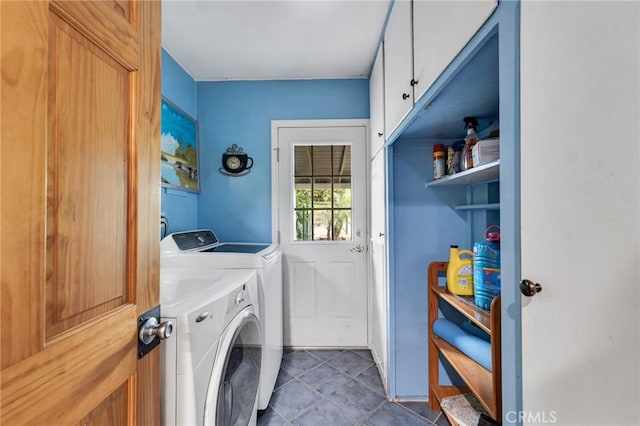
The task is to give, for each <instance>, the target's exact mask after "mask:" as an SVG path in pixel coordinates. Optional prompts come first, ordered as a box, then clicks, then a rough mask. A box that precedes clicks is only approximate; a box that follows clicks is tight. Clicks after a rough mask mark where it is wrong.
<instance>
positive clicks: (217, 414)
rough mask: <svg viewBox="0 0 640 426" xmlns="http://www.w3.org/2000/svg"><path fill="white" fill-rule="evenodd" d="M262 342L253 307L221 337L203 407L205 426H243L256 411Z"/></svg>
mask: <svg viewBox="0 0 640 426" xmlns="http://www.w3.org/2000/svg"><path fill="white" fill-rule="evenodd" d="M261 359H262V343H261V335H260V323H259V322H258V319H257V318H256V315H255V313H254V311H253V308H252V307H248V308H245V309H244V310H243V311H241V312H240V313H239V314H238V315H236V317H235V318H234V319H233V320H232V321H231V323H230V324H229V325H228V326H227V328H226V329H225V331H224V332H223V333H222V336H221V338H220V346H219V347H218V353H217V355H216V360H215V363H214V365H213V371H212V374H211V380H210V382H209V388H208V390H207V399H206V401H205V407H204V422H203V423H204V425H206V426H236V425H242V426H246V425H248V424H249V421H250V419H251V416H252V415H253V414H254V412H255V411H256V409H257V408H256V402H257V396H258V382H259V380H260V362H261Z"/></svg>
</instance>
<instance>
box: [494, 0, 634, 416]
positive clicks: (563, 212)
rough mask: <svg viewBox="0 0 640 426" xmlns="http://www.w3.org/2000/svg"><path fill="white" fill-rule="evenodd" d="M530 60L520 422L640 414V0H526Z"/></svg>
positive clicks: (524, 90)
mask: <svg viewBox="0 0 640 426" xmlns="http://www.w3.org/2000/svg"><path fill="white" fill-rule="evenodd" d="M521 69H522V75H521V105H522V107H521V108H522V110H521V135H522V136H521V155H522V157H521V185H522V198H521V199H522V205H521V226H522V233H521V237H522V277H523V278H527V279H530V280H532V281H536V282H539V283H540V284H541V285H542V292H541V293H539V294H537V295H536V296H534V297H532V298H524V299H523V307H522V385H523V410H524V413H522V414H523V418H522V420H523V423H525V424H534V423H540V422H541V421H542V419H543V418H546V419H547V421H551V420H553V423H557V424H563V425H602V424H611V425H614V424H615V425H638V424H640V412H639V410H638V401H640V362H639V360H640V348H639V343H638V342H639V339H638V337H639V335H640V317H639V314H638V313H639V309H638V306H639V290H638V289H639V287H640V286H639V285H638V276H639V275H640V269H639V265H640V261H639V260H640V259H639V258H640V256H639V244H640V227H639V225H638V223H639V221H638V218H640V166H639V165H640V161H639V160H640V150H639V147H640V143H639V141H638V135H639V134H640V128H639V126H638V121H639V118H640V83H639V82H640V3H638V2H528V1H525V2H523V3H522V6H521ZM510 415H511V418H510V417H509V416H510ZM515 415H516V414H514V413H505V416H506V419H507V420H508V421H510V422H511V421H514V420H515V418H514V416H515Z"/></svg>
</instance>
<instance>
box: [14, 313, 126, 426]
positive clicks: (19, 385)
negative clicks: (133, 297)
mask: <svg viewBox="0 0 640 426" xmlns="http://www.w3.org/2000/svg"><path fill="white" fill-rule="evenodd" d="M136 318H137V313H136V309H135V306H134V305H128V306H126V307H124V308H123V309H121V310H120V311H119V312H117V313H115V314H112V315H108V316H107V317H106V318H101V319H100V325H101V327H100V330H101V331H100V333H98V334H96V333H95V329H94V328H93V327H92V326H93V324H88V325H86V326H82V327H80V328H79V329H77V330H74V331H73V332H72V333H71V335H69V336H65V338H63V339H58V340H55V341H53V342H51V344H49V345H48V346H47V347H46V348H45V349H43V350H42V351H40V352H38V353H37V354H36V355H34V356H31V357H30V358H27V359H25V360H24V361H22V362H19V363H17V364H15V365H13V366H11V367H9V368H6V369H4V370H3V371H2V402H1V404H2V405H1V412H2V422H3V423H4V424H8V425H18V424H30V425H35V424H50V423H51V421H52V419H55V421H56V422H57V423H59V424H72V423H76V422H78V421H80V419H82V418H84V417H85V416H86V413H88V412H90V411H91V410H93V409H94V408H95V407H96V406H98V405H99V404H100V403H101V402H102V400H103V395H110V394H111V393H112V392H113V391H115V390H116V389H117V388H118V387H119V386H121V385H122V384H123V383H125V382H126V381H127V380H129V379H130V378H131V377H132V376H133V375H134V373H135V370H136V362H137V342H136V339H135V335H133V336H132V329H131V324H132V323H135V322H136ZM52 359H55V365H51V364H50V362H51V360H52ZM45 366H46V367H47V368H44V367H45ZM79 381H80V382H81V383H82V386H79V385H78V383H79ZM34 401H37V403H34ZM61 401H63V402H68V401H73V404H70V405H68V404H61V403H60V402H61Z"/></svg>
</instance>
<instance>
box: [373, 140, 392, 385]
mask: <svg viewBox="0 0 640 426" xmlns="http://www.w3.org/2000/svg"><path fill="white" fill-rule="evenodd" d="M385 157H386V155H385V151H384V150H382V151H380V152H379V153H378V155H376V156H375V158H374V159H373V160H372V161H371V175H370V176H371V184H370V191H371V196H370V200H371V201H370V205H371V208H370V212H371V213H370V215H371V248H370V250H371V251H370V256H371V275H370V276H371V350H372V352H373V354H374V357H376V362H377V363H378V365H379V367H380V371H381V373H382V375H383V376H384V377H383V382H384V381H385V379H386V376H387V336H388V334H387V328H388V327H387V324H388V304H387V300H388V299H389V295H388V287H387V239H386V232H387V231H386V223H387V215H386V211H387V204H386V180H385V167H386V165H385Z"/></svg>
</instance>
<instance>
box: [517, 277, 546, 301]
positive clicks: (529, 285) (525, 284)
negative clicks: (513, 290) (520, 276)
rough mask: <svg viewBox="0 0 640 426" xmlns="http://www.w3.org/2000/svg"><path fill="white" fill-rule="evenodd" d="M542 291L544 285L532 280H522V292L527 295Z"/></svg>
mask: <svg viewBox="0 0 640 426" xmlns="http://www.w3.org/2000/svg"><path fill="white" fill-rule="evenodd" d="M541 291H542V286H541V285H540V284H538V283H534V282H533V281H530V280H522V281H520V292H521V293H522V294H524V295H525V296H527V297H532V296H535V295H536V294H538V293H540V292H541Z"/></svg>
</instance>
